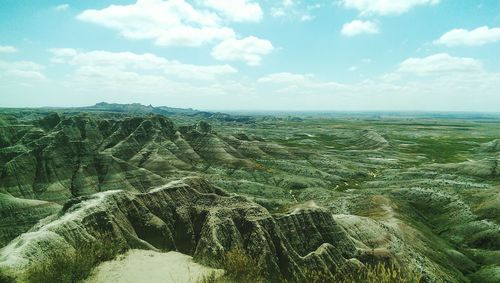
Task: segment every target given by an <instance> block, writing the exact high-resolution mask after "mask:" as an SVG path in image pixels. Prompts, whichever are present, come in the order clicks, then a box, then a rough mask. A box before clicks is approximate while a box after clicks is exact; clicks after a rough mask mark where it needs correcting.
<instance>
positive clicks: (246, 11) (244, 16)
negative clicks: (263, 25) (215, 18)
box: [201, 0, 263, 22]
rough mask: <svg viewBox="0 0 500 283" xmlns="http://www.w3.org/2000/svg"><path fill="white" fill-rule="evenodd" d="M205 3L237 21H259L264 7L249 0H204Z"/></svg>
mask: <svg viewBox="0 0 500 283" xmlns="http://www.w3.org/2000/svg"><path fill="white" fill-rule="evenodd" d="M201 2H202V3H203V5H205V6H207V7H210V8H212V9H214V10H216V11H219V12H221V13H222V14H223V15H224V16H226V17H227V18H229V19H230V20H232V21H235V22H259V21H260V20H262V15H263V13H262V9H261V7H260V5H259V3H256V2H254V1H248V0H230V1H220V0H202V1H201Z"/></svg>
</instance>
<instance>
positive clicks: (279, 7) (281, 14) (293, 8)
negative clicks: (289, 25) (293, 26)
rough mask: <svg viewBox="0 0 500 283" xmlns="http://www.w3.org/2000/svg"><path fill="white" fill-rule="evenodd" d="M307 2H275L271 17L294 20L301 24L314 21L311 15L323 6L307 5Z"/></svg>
mask: <svg viewBox="0 0 500 283" xmlns="http://www.w3.org/2000/svg"><path fill="white" fill-rule="evenodd" d="M306 3H307V1H305V3H304V1H300V0H282V1H274V3H273V4H274V5H273V6H272V7H271V16H272V17H274V18H285V19H294V20H299V21H301V22H307V21H312V20H314V18H315V17H314V16H313V15H311V12H312V11H313V10H316V9H319V8H320V7H321V4H319V3H316V4H306Z"/></svg>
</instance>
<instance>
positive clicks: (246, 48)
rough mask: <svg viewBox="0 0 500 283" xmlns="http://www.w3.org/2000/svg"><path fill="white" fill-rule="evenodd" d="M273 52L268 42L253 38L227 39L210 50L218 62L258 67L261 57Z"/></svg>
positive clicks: (272, 47) (271, 45)
mask: <svg viewBox="0 0 500 283" xmlns="http://www.w3.org/2000/svg"><path fill="white" fill-rule="evenodd" d="M273 50H274V46H273V44H272V43H271V42H270V41H269V40H265V39H260V38H257V37H255V36H249V37H245V38H243V39H235V38H232V39H227V40H225V41H223V42H221V43H219V44H218V45H216V46H215V47H214V48H213V49H212V56H213V57H214V58H215V59H217V60H220V61H245V62H246V63H247V64H248V65H250V66H258V65H260V62H261V61H262V56H264V55H267V54H269V53H271V52H272V51H273Z"/></svg>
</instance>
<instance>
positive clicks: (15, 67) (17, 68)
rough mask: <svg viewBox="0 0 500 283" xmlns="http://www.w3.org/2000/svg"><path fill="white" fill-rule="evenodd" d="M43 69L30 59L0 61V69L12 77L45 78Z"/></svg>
mask: <svg viewBox="0 0 500 283" xmlns="http://www.w3.org/2000/svg"><path fill="white" fill-rule="evenodd" d="M43 69H44V67H43V66H42V65H39V64H37V63H34V62H31V61H14V62H10V61H0V71H2V73H4V74H5V75H6V76H9V77H14V78H21V79H30V80H45V79H46V77H45V76H44V75H43V74H42V70H43Z"/></svg>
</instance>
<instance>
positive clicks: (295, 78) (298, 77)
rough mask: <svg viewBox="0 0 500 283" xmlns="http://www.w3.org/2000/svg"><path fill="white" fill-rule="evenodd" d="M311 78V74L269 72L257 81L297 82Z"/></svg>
mask: <svg viewBox="0 0 500 283" xmlns="http://www.w3.org/2000/svg"><path fill="white" fill-rule="evenodd" d="M312 78H313V76H312V75H310V74H308V75H304V74H293V73H288V72H283V73H274V74H269V75H267V76H265V77H261V78H259V79H258V80H257V81H258V82H260V83H297V82H307V81H310V80H311V79H312Z"/></svg>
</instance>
